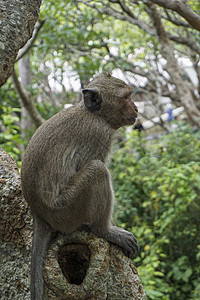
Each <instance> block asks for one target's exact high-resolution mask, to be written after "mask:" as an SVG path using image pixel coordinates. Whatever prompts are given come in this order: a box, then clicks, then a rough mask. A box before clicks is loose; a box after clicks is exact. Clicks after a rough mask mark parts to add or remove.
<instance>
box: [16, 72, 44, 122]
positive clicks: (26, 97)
mask: <svg viewBox="0 0 200 300" xmlns="http://www.w3.org/2000/svg"><path fill="white" fill-rule="evenodd" d="M12 78H13V83H14V85H15V88H16V90H17V92H18V94H19V96H20V98H21V100H22V102H23V104H24V107H25V108H26V109H27V111H28V113H29V115H30V117H31V119H32V120H33V122H34V124H35V125H36V126H37V127H39V126H40V125H42V123H43V122H44V119H43V118H42V117H41V115H40V113H39V112H38V110H37V109H36V107H35V105H34V103H33V100H32V98H31V95H30V93H28V92H27V91H26V90H24V88H23V87H22V85H21V83H20V82H19V80H18V77H17V73H16V71H15V69H14V71H13V73H12Z"/></svg>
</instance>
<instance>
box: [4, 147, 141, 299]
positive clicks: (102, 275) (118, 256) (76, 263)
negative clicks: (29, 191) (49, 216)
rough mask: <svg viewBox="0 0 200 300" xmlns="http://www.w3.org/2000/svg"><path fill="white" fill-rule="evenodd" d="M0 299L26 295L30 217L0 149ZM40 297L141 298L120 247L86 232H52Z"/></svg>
mask: <svg viewBox="0 0 200 300" xmlns="http://www.w3.org/2000/svg"><path fill="white" fill-rule="evenodd" d="M0 201H1V202H0V256H1V257H0V270H1V273H0V299H2V300H11V299H12V300H13V299H14V300H16V299H19V300H22V299H23V300H28V299H30V293H29V274H30V258H31V251H30V249H31V239H32V217H31V214H30V211H29V209H28V206H27V204H26V202H25V200H24V198H23V195H22V191H21V186H20V175H19V173H18V169H17V166H16V163H15V161H14V160H13V159H12V158H11V157H10V156H9V155H8V154H7V153H6V152H5V151H4V150H3V149H1V148H0ZM44 279H45V283H46V284H45V299H48V300H53V299H54V300H77V299H78V300H82V299H83V300H89V299H90V300H121V299H126V300H131V299H133V300H136V299H137V300H145V299H146V295H145V292H144V289H143V287H142V285H141V281H140V278H139V276H138V273H137V269H136V268H135V266H134V265H133V263H132V261H131V260H130V259H129V258H127V257H125V256H124V255H123V253H122V251H121V249H120V248H119V247H117V246H115V245H111V244H109V243H108V242H107V241H105V240H103V239H100V238H97V237H95V236H94V235H93V234H91V233H89V232H86V231H77V232H75V233H74V234H73V236H72V237H70V238H67V237H66V236H65V235H63V234H61V233H60V234H58V235H57V236H55V237H54V240H53V241H52V243H51V245H50V247H49V250H48V253H47V255H46V258H45V265H44Z"/></svg>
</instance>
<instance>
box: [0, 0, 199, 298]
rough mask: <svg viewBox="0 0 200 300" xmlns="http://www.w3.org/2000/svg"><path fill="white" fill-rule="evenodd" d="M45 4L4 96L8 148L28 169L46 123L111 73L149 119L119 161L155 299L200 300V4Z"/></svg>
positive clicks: (128, 212) (125, 214) (122, 222)
mask: <svg viewBox="0 0 200 300" xmlns="http://www.w3.org/2000/svg"><path fill="white" fill-rule="evenodd" d="M174 2H175V1H162V0H145V1H140V0H129V1H126V0H98V1H90V0H80V1H67V0H58V1H51V0H44V1H43V3H42V6H41V12H40V17H39V19H38V22H37V24H36V26H35V30H34V33H33V37H32V39H31V40H29V42H28V43H27V44H26V45H25V46H24V48H22V49H21V50H20V52H19V54H18V57H17V61H16V63H15V71H14V73H13V75H12V77H11V78H10V79H9V80H8V81H7V83H6V84H5V85H4V86H3V87H2V88H1V89H0V147H2V148H3V149H4V150H6V151H7V152H8V153H9V154H10V155H11V156H12V157H13V158H14V159H15V160H16V161H17V163H18V167H19V168H20V166H21V161H22V159H23V153H24V150H25V148H26V145H27V143H28V141H29V139H30V138H31V136H32V134H33V133H34V131H35V130H36V128H37V127H39V126H40V125H41V124H42V122H43V121H44V120H45V119H48V118H50V117H51V116H52V115H54V114H55V113H57V112H58V111H60V110H61V109H63V108H65V109H67V108H68V107H69V106H70V105H74V104H76V103H78V102H79V101H80V100H81V97H82V96H81V89H82V88H85V87H86V86H87V84H88V83H89V81H90V79H91V78H92V76H94V75H95V74H98V73H99V72H102V71H108V72H110V73H111V74H112V75H113V76H115V77H118V78H120V79H122V80H124V81H125V82H126V83H127V84H129V85H130V86H132V87H133V88H134V93H133V94H132V99H133V101H134V102H135V103H136V105H137V106H138V108H139V117H138V120H137V122H136V124H135V125H134V126H132V127H128V128H125V129H121V130H119V131H118V133H117V135H116V138H115V139H116V141H115V145H114V147H113V154H112V157H111V160H110V162H109V164H110V169H111V172H112V176H113V183H114V189H115V195H116V207H115V222H116V223H117V225H119V226H122V227H124V228H126V229H128V230H130V231H131V232H133V233H134V235H135V236H136V237H137V239H138V241H139V245H140V252H139V255H137V256H136V257H135V258H134V260H133V261H134V263H135V265H136V266H137V268H138V271H139V274H140V277H141V280H142V283H143V286H144V288H145V290H146V293H147V296H148V299H162V300H166V299H173V300H178V299H180V300H184V299H194V300H199V299H200V159H199V158H200V132H199V129H200V2H199V1H198V0H193V1H192V0H191V1H186V0H184V1H178V2H179V5H174Z"/></svg>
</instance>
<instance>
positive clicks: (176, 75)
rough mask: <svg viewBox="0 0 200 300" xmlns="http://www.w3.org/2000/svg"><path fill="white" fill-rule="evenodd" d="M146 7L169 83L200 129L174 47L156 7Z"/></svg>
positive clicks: (150, 4)
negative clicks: (159, 46) (154, 29)
mask: <svg viewBox="0 0 200 300" xmlns="http://www.w3.org/2000/svg"><path fill="white" fill-rule="evenodd" d="M148 7H149V8H150V10H151V13H150V16H151V18H152V20H153V22H154V26H155V28H156V31H157V35H158V39H159V42H160V45H161V53H162V55H163V57H164V58H165V59H166V61H167V63H166V66H165V69H166V71H167V72H168V74H169V75H170V77H171V81H172V82H173V84H174V85H175V87H176V91H177V95H178V97H179V100H180V102H181V104H182V105H183V107H184V109H185V111H186V113H187V115H188V117H189V118H190V120H191V122H192V123H193V124H194V125H196V126H197V127H198V128H200V110H199V109H198V107H197V105H196V101H195V99H193V95H192V92H191V90H190V88H189V86H188V85H187V82H185V81H184V80H183V79H182V78H181V74H180V68H179V66H178V62H177V60H176V58H175V55H174V52H175V50H174V46H173V44H172V42H171V41H170V39H169V37H168V34H167V32H166V31H165V29H164V27H163V24H162V21H161V17H160V13H159V11H158V10H157V8H156V6H155V5H154V4H152V3H150V2H148Z"/></svg>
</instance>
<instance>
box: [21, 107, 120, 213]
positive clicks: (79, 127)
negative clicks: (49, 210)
mask: <svg viewBox="0 0 200 300" xmlns="http://www.w3.org/2000/svg"><path fill="white" fill-rule="evenodd" d="M113 132H114V131H113V129H111V128H110V126H109V124H108V123H107V122H106V121H105V120H104V119H102V118H101V117H98V116H96V115H94V114H93V113H92V112H89V111H88V110H87V109H86V108H85V107H84V106H83V105H82V104H79V105H77V106H73V107H71V108H68V109H65V110H62V111H61V112H59V113H58V114H56V115H55V116H53V117H52V118H50V119H49V120H47V121H46V122H44V124H42V125H41V126H40V127H39V128H38V130H37V131H36V132H35V134H34V135H33V137H32V138H31V140H30V142H29V144H28V146H27V149H26V151H25V156H24V159H23V163H22V174H21V181H22V190H23V193H24V196H25V199H26V201H27V202H29V204H30V206H31V207H32V209H33V210H34V207H35V206H37V208H38V205H40V206H41V207H42V205H43V204H44V205H48V206H49V205H50V206H51V205H52V204H53V203H54V202H55V201H56V197H57V195H58V194H59V193H60V192H61V191H62V190H63V189H64V188H65V187H66V186H67V184H68V182H69V181H70V179H71V178H72V177H73V176H74V175H75V174H76V173H77V172H78V171H79V170H80V169H81V168H82V167H83V166H84V165H85V164H87V163H88V162H89V161H91V160H96V159H98V160H101V161H103V162H104V161H105V160H106V158H107V155H108V153H109V151H110V147H111V142H112V135H113Z"/></svg>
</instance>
